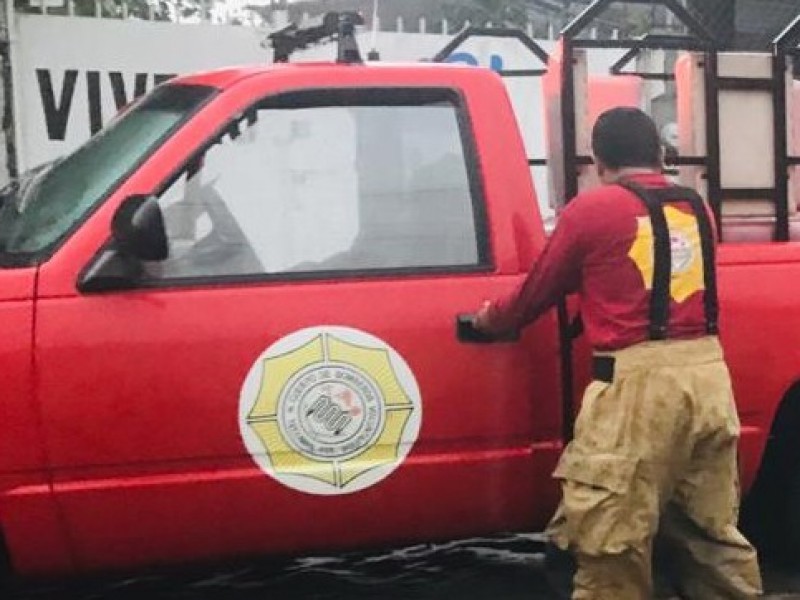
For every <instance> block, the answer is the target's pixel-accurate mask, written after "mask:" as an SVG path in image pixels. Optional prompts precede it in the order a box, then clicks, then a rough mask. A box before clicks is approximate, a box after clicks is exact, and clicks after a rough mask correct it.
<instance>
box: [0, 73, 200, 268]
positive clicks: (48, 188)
mask: <svg viewBox="0 0 800 600" xmlns="http://www.w3.org/2000/svg"><path fill="white" fill-rule="evenodd" d="M214 92H215V90H214V88H209V87H205V86H180V85H171V86H164V87H161V88H158V89H156V90H155V91H154V92H153V93H152V94H150V95H149V96H147V97H145V98H144V99H143V100H142V101H141V102H139V103H137V104H136V105H135V106H133V107H132V108H131V109H130V111H128V112H127V113H125V114H124V115H123V116H121V117H120V118H118V119H116V120H115V121H113V122H112V123H111V124H110V125H109V126H108V127H107V128H106V129H104V130H103V131H101V132H100V133H99V134H97V135H96V136H95V137H93V138H92V139H91V140H89V141H88V142H87V143H86V144H84V145H83V146H81V147H80V148H79V149H78V150H76V151H75V152H74V153H73V154H71V155H69V156H67V157H66V158H63V159H60V160H58V161H55V162H52V163H48V164H45V165H41V166H39V167H37V168H36V169H33V170H31V171H29V172H28V173H26V174H24V175H23V176H22V177H20V178H19V180H18V181H15V182H14V183H12V184H11V185H9V186H8V187H6V188H5V189H4V190H3V191H2V192H0V202H2V206H0V257H2V258H3V259H8V260H9V261H10V262H13V263H19V262H24V263H32V262H36V259H37V257H39V256H40V255H42V254H44V253H46V252H47V251H48V250H50V249H51V248H52V247H53V246H55V245H56V244H57V243H58V242H59V241H60V240H61V239H63V238H64V237H65V236H66V235H67V234H68V233H69V232H70V231H71V230H72V228H73V227H74V226H75V225H76V224H77V223H78V222H79V221H81V220H82V219H83V218H84V216H85V215H86V214H87V213H88V212H89V211H90V210H91V209H92V208H94V207H95V206H97V205H98V204H99V203H100V201H102V200H103V199H104V198H105V197H106V196H108V194H110V193H111V192H112V191H113V190H114V189H115V188H116V187H117V186H118V185H119V184H121V183H122V181H123V180H124V179H125V177H126V176H127V175H129V174H130V173H131V172H132V171H133V170H134V169H135V168H136V167H137V166H138V165H139V164H141V163H142V161H143V160H144V159H145V158H147V156H148V155H149V154H150V153H151V152H152V151H153V150H155V148H156V147H157V146H158V145H159V143H160V142H162V141H163V140H164V139H165V138H166V137H167V136H168V134H169V133H170V132H172V131H173V130H174V129H175V128H176V127H178V126H179V125H181V124H182V123H184V122H185V121H186V120H187V119H188V118H189V117H190V116H191V115H192V114H194V112H195V111H196V110H197V109H198V108H199V107H200V106H202V105H203V104H204V103H205V102H206V101H207V100H208V99H209V98H210V97H211V96H212V95H213V94H214Z"/></svg>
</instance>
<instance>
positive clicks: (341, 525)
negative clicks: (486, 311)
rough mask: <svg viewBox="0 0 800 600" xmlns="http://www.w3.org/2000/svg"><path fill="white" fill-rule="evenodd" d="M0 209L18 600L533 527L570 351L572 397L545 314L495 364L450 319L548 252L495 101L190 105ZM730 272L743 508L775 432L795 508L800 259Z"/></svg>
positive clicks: (135, 122) (265, 74) (198, 97)
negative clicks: (87, 581)
mask: <svg viewBox="0 0 800 600" xmlns="http://www.w3.org/2000/svg"><path fill="white" fill-rule="evenodd" d="M4 194H5V195H4V196H3V198H2V201H3V205H2V209H0V266H2V269H0V330H1V331H2V335H0V360H2V366H3V368H2V381H3V390H4V393H3V397H2V401H0V423H2V424H3V425H2V432H0V533H2V542H3V546H4V548H5V553H6V555H7V558H8V563H9V567H10V568H12V569H13V570H14V571H15V572H17V573H20V574H24V575H42V574H59V573H80V572H89V571H95V570H104V569H116V568H134V567H141V566H146V565H155V564H164V563H173V562H180V561H193V560H211V559H219V558H223V557H235V556H244V555H251V554H263V553H301V552H303V553H304V552H310V551H320V550H325V551H329V550H336V549H346V548H354V547H362V546H376V545H388V544H396V543H406V542H415V541H430V540H438V539H449V538H454V537H460V536H472V535H478V534H488V533H492V532H499V531H508V530H530V529H536V528H541V527H542V526H543V525H544V524H545V522H546V520H547V519H548V517H549V516H550V513H551V511H552V510H553V508H554V506H555V504H556V501H557V498H558V489H557V486H556V485H555V483H554V481H553V480H552V479H551V477H550V474H551V471H552V470H553V467H554V465H555V463H556V460H557V458H558V456H559V453H560V451H561V449H562V447H563V444H564V435H565V434H564V430H565V427H564V423H565V422H566V421H568V419H569V414H568V413H569V412H570V410H569V409H568V408H565V403H563V402H562V397H563V395H564V391H565V387H566V389H567V390H569V389H570V388H575V389H579V388H580V387H581V386H582V385H583V384H584V383H585V382H586V373H585V371H586V369H585V368H584V362H585V361H583V360H582V357H585V355H586V348H582V347H578V348H576V351H575V353H574V356H575V364H576V369H575V375H574V377H573V376H571V379H570V380H569V381H567V380H566V379H565V377H564V374H565V371H564V369H565V365H566V364H567V363H566V362H565V361H564V352H563V346H564V344H565V340H566V336H565V334H564V331H563V330H564V323H563V319H562V320H561V321H562V322H559V319H557V316H556V314H555V313H554V314H552V315H549V316H547V317H546V318H543V319H541V320H540V321H538V322H537V323H536V324H535V325H533V326H532V327H530V328H529V329H527V330H526V331H525V332H524V334H523V335H521V337H519V338H518V339H513V338H509V339H504V340H495V341H494V343H476V342H481V341H486V340H480V339H478V338H476V336H474V335H473V334H472V333H473V332H470V330H469V327H468V326H467V325H465V322H464V321H463V319H462V320H461V321H460V322H459V319H458V317H459V315H463V314H464V313H468V312H470V311H471V310H473V309H474V308H475V307H477V306H478V305H480V303H481V302H482V301H483V300H484V299H487V298H493V297H496V296H498V295H500V294H503V293H505V292H507V291H508V290H510V289H511V288H513V287H514V286H516V285H517V284H519V282H520V281H521V280H522V278H523V277H524V276H525V274H526V272H527V270H528V268H529V267H530V265H531V264H532V262H533V261H534V259H535V258H536V257H537V255H538V254H539V253H540V252H541V251H542V248H543V246H544V244H545V240H546V234H545V228H544V226H543V223H542V220H541V218H540V214H539V209H538V205H537V199H536V194H535V192H534V189H533V187H532V184H531V178H530V173H529V164H528V162H527V160H526V158H525V153H524V149H523V144H522V141H521V137H520V134H519V132H518V127H517V123H516V121H515V116H514V112H513V111H512V107H511V104H510V101H509V98H508V96H507V94H506V90H505V88H504V85H503V83H502V81H501V79H500V78H499V77H498V76H497V75H495V74H493V73H491V72H489V71H486V70H481V69H475V68H470V67H460V66H452V65H437V64H427V65H423V64H417V65H407V66H402V65H357V64H334V63H331V64H311V65H285V66H274V67H266V66H265V67H254V68H242V69H230V70H224V71H216V72H212V73H204V74H199V75H192V76H187V77H181V78H178V79H175V80H173V81H171V82H169V83H167V84H165V85H162V86H161V87H159V88H158V89H156V90H155V91H154V92H152V93H151V94H149V95H148V96H146V97H145V98H143V99H142V100H141V101H139V102H138V103H137V104H136V105H135V106H133V107H131V108H130V109H129V110H128V111H127V112H126V113H125V114H124V115H122V116H121V117H119V118H118V119H117V120H116V122H114V123H113V124H111V125H110V126H109V127H108V128H106V129H105V130H104V131H103V132H101V133H100V134H99V135H97V136H96V137H94V138H93V139H92V140H90V141H89V142H88V143H87V144H86V145H84V146H83V147H81V148H80V149H79V150H77V151H76V152H75V153H74V154H72V155H70V156H68V157H66V158H64V159H62V160H60V161H57V162H55V163H53V164H50V165H46V166H44V167H42V168H40V169H38V170H36V171H34V172H32V173H30V174H28V175H27V176H26V177H24V178H22V179H21V181H20V182H19V183H17V184H16V185H14V186H12V187H11V188H9V189H7V190H6V191H5V192H4ZM719 261H720V269H719V278H720V288H721V289H720V293H721V304H722V313H723V315H722V317H723V318H722V323H723V332H724V333H723V339H724V344H725V347H726V352H727V356H728V359H729V362H730V365H731V368H732V372H733V378H734V382H735V388H736V395H737V399H738V403H739V409H740V414H741V419H742V423H743V427H742V443H741V456H742V474H743V482H744V486H745V487H750V486H751V484H752V482H753V481H754V479H755V477H756V474H757V472H758V470H759V465H760V464H761V463H762V457H763V456H764V452H765V446H766V445H767V440H768V437H769V434H770V430H771V429H772V430H773V432H774V433H775V434H776V436H777V437H776V438H775V439H774V440H773V441H772V445H773V446H774V448H778V450H775V452H778V451H780V455H781V456H782V457H784V459H780V458H776V459H775V460H774V461H773V462H771V463H769V464H770V465H773V467H774V468H773V471H776V473H775V474H773V475H774V477H777V480H778V481H780V482H782V485H783V486H784V489H786V490H788V489H789V486H790V485H791V486H793V487H792V489H793V492H792V493H793V494H794V498H795V500H798V499H800V492H799V491H798V490H800V465H798V463H797V461H796V458H795V457H796V453H797V451H798V448H800V443H799V442H798V439H800V438H798V436H797V435H795V433H794V432H795V431H796V428H797V426H798V425H800V387H798V382H800V311H799V310H798V302H797V298H796V295H797V292H798V291H799V290H800V287H798V285H797V283H796V280H797V278H798V276H800V244H797V243H792V242H785V243H776V242H748V243H738V244H726V243H723V244H722V246H721V248H720V251H719ZM776 419H777V421H776ZM787 457H788V459H787ZM775 465H783V466H780V468H778V467H776V466H775ZM790 506H791V508H792V509H793V510H794V511H797V507H798V506H800V502H795V503H794V504H793V505H790ZM795 518H797V515H796V514H795ZM793 535H798V533H797V531H794V532H793Z"/></svg>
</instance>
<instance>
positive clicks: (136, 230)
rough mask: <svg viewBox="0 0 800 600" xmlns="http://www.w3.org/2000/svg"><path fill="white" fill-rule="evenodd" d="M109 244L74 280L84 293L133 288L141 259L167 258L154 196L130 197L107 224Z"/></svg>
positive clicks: (167, 245) (139, 269)
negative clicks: (78, 278) (108, 226)
mask: <svg viewBox="0 0 800 600" xmlns="http://www.w3.org/2000/svg"><path fill="white" fill-rule="evenodd" d="M111 234H112V235H111V242H112V243H111V244H110V245H109V246H108V247H106V248H104V249H103V251H102V252H101V253H100V255H99V256H97V257H96V258H95V259H94V260H93V261H92V262H91V263H90V264H89V266H88V267H87V268H86V270H85V271H84V272H83V274H82V275H81V278H80V280H79V281H78V289H79V290H80V291H81V292H84V293H92V292H106V291H110V290H124V289H130V288H133V287H135V286H136V283H137V281H138V280H139V277H140V276H141V273H142V264H141V261H143V260H164V259H165V258H167V257H168V256H169V244H168V243H167V230H166V227H165V226H164V215H163V213H162V212H161V207H160V206H159V205H158V201H157V200H156V198H155V197H154V196H130V197H129V198H126V199H125V201H124V202H123V203H122V204H121V205H120V207H119V208H118V209H117V212H116V213H115V214H114V217H113V219H112V221H111Z"/></svg>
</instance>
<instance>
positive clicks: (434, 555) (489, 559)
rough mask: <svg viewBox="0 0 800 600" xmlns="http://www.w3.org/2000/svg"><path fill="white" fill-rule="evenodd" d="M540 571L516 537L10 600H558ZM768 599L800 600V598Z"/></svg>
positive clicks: (65, 586) (535, 555)
mask: <svg viewBox="0 0 800 600" xmlns="http://www.w3.org/2000/svg"><path fill="white" fill-rule="evenodd" d="M542 563H543V556H542V538H541V536H540V535H537V534H515V535H507V536H499V537H493V538H489V539H483V538H482V539H470V540H461V541H455V542H448V543H443V544H424V545H417V546H410V547H407V548H401V549H398V550H393V551H389V552H385V553H371V554H367V553H351V554H343V555H339V556H327V557H306V558H297V559H287V560H284V561H272V562H268V563H267V562H260V563H248V564H244V565H236V566H228V567H216V568H206V569H195V570H193V571H183V572H169V573H164V574H150V575H140V576H137V577H129V578H118V579H114V580H109V579H106V580H93V581H81V582H71V583H69V582H68V583H64V582H61V583H58V584H50V585H48V584H37V585H31V584H29V585H28V586H25V587H23V588H21V589H19V590H17V591H16V592H12V594H11V598H10V599H9V600H112V599H113V600H175V599H190V598H191V599H197V598H201V599H203V600H234V599H235V600H256V599H258V600H412V599H413V600H498V599H500V600H544V599H548V598H552V595H551V594H549V593H548V592H547V586H546V585H545V581H544V577H543V573H542V571H543V569H542V567H543V564H542ZM766 586H767V588H768V590H770V591H772V592H773V593H777V592H784V593H786V592H789V591H792V590H797V591H800V575H798V574H795V573H786V572H777V571H769V572H768V573H767V574H766ZM659 597H660V598H668V597H669V595H668V594H662V595H660V596H659ZM3 598H6V596H3ZM765 598H774V600H779V599H780V600H789V599H792V598H794V599H800V594H787V595H784V594H780V595H777V596H773V595H769V596H765Z"/></svg>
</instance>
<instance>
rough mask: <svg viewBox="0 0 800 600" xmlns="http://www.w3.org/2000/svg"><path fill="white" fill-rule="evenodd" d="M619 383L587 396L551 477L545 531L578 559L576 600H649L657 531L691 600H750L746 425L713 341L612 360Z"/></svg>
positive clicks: (754, 580) (637, 350)
mask: <svg viewBox="0 0 800 600" xmlns="http://www.w3.org/2000/svg"><path fill="white" fill-rule="evenodd" d="M611 355H612V356H614V358H615V372H614V380H613V383H603V382H599V381H595V382H593V383H592V384H591V385H590V386H589V387H588V388H587V390H586V394H585V396H584V400H583V406H582V408H581V411H580V414H579V416H578V419H577V421H576V424H575V438H574V440H573V441H572V442H571V443H570V444H569V446H567V448H566V450H565V451H564V454H563V456H562V457H561V460H560V462H559V465H558V467H557V468H556V471H555V473H554V476H555V477H557V478H559V479H561V480H562V491H563V500H562V502H561V505H560V506H559V508H558V511H557V512H556V515H555V516H554V517H553V520H552V522H551V523H550V526H549V527H548V533H549V535H550V538H551V541H552V542H553V543H555V544H556V545H557V546H559V547H560V548H561V549H563V550H569V551H570V552H572V554H573V555H574V557H575V560H576V563H577V572H576V574H575V578H574V592H573V596H572V597H573V599H576V600H585V599H592V600H639V599H647V598H650V597H652V593H653V589H652V577H651V555H652V548H653V542H654V538H655V535H656V533H657V532H658V533H659V544H663V545H664V547H665V549H666V551H667V553H668V555H669V567H670V571H671V572H672V573H673V575H674V576H675V579H676V585H677V586H678V591H679V593H680V594H681V596H682V597H683V598H690V599H697V600H715V599H720V600H721V599H738V598H753V597H756V596H758V595H759V594H760V592H761V577H760V574H759V570H758V562H757V558H756V553H755V550H754V549H753V547H752V546H751V545H750V544H749V543H748V541H747V540H746V539H745V538H744V536H742V534H741V533H740V532H739V531H738V529H737V527H736V522H737V519H738V510H739V481H738V469H737V458H736V456H737V455H736V451H737V440H738V436H739V420H738V416H737V414H736V408H735V406H734V402H733V394H732V391H731V382H730V376H729V374H728V370H727V367H726V366H725V363H724V360H723V356H722V349H721V347H720V345H719V342H718V341H717V339H716V338H714V337H706V338H702V339H698V340H676V341H664V342H646V343H643V344H638V345H636V346H632V347H630V348H626V349H624V350H621V351H618V352H614V353H611Z"/></svg>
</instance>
